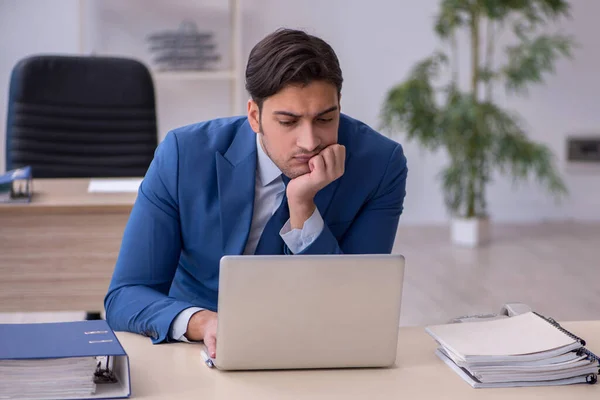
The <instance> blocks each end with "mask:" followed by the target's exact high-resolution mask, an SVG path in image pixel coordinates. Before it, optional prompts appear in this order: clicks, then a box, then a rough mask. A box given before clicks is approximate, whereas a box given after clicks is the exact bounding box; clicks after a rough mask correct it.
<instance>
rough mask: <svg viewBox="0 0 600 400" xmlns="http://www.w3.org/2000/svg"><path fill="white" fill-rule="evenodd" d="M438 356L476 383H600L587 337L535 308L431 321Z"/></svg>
mask: <svg viewBox="0 0 600 400" xmlns="http://www.w3.org/2000/svg"><path fill="white" fill-rule="evenodd" d="M426 331H427V333H429V334H430V335H431V336H432V337H433V338H434V339H435V340H436V341H437V342H438V344H439V345H440V346H439V348H438V349H437V351H436V354H437V356H438V357H439V358H440V359H442V360H443V361H444V362H445V363H446V364H447V365H448V366H449V367H451V368H452V369H453V370H454V371H455V372H456V373H457V374H459V375H460V376H461V377H462V378H463V379H464V380H465V381H467V382H468V383H469V384H470V385H471V386H473V387H509V386H543V385H563V384H571V383H585V382H587V383H596V381H597V374H598V369H599V367H600V363H599V362H598V360H597V358H596V357H595V356H594V355H593V354H591V353H590V352H588V351H587V350H586V349H585V348H584V347H583V343H582V340H581V339H580V338H578V337H576V336H575V335H573V334H572V333H570V332H567V331H566V330H564V329H562V327H560V326H556V324H554V323H552V322H550V321H549V320H547V319H545V318H543V317H541V316H539V315H538V314H536V313H533V312H529V313H525V314H522V315H517V316H514V317H510V318H504V319H496V320H490V321H481V322H468V323H457V324H446V325H436V326H430V327H428V328H427V329H426Z"/></svg>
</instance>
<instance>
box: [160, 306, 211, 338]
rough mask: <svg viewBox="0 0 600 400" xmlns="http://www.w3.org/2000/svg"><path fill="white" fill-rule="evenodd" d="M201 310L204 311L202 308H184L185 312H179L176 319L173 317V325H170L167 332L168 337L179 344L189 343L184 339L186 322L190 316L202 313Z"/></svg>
mask: <svg viewBox="0 0 600 400" xmlns="http://www.w3.org/2000/svg"><path fill="white" fill-rule="evenodd" d="M202 310H204V308H200V307H189V308H186V309H185V310H183V311H182V312H180V313H179V314H178V315H177V317H175V320H174V321H173V324H172V325H171V331H170V332H169V336H170V337H171V339H173V340H178V341H180V342H188V343H191V342H190V341H189V340H188V339H187V338H186V337H185V333H186V332H187V326H188V322H189V321H190V318H192V315H194V314H195V313H197V312H198V311H202Z"/></svg>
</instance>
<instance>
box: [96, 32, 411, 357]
mask: <svg viewBox="0 0 600 400" xmlns="http://www.w3.org/2000/svg"><path fill="white" fill-rule="evenodd" d="M246 88H247V90H248V92H249V93H250V96H251V99H250V100H249V101H248V115H247V117H234V118H228V119H217V120H212V121H208V122H202V123H198V124H194V125H190V126H185V127H182V128H179V129H175V130H173V131H171V132H169V134H168V135H167V136H166V138H165V139H164V141H163V142H162V143H161V144H160V145H159V147H158V148H157V150H156V154H155V157H154V160H153V161H152V164H151V165H150V167H149V169H148V172H147V174H146V176H145V178H144V181H143V182H142V184H141V186H140V190H139V193H138V198H137V200H136V203H135V205H134V207H133V210H132V212H131V215H130V218H129V222H128V224H127V227H126V229H125V232H124V236H123V242H122V246H121V250H120V254H119V257H118V260H117V264H116V267H115V271H114V276H113V278H112V282H111V284H110V287H109V290H108V294H107V295H106V298H105V307H106V316H107V320H108V322H109V324H110V325H111V327H112V328H113V329H115V330H125V331H131V332H137V333H141V334H143V335H146V336H149V337H151V338H152V340H153V342H154V343H162V342H170V341H200V340H203V341H204V343H205V344H206V345H207V347H208V349H209V352H210V353H211V356H213V357H214V356H215V354H214V353H215V349H216V341H215V335H216V327H217V314H216V312H217V294H218V283H219V278H218V277H219V260H220V259H221V257H222V256H224V255H232V254H235V255H240V254H287V255H289V256H290V257H293V255H294V254H342V253H359V254H367V253H379V254H381V253H390V252H391V250H392V245H393V243H394V239H395V236H396V229H397V226H398V221H399V217H400V214H401V213H402V209H403V202H404V196H405V187H406V174H407V168H406V159H405V157H404V154H403V151H402V147H401V146H400V145H399V144H398V143H396V142H394V141H392V140H390V139H388V138H386V137H384V136H382V135H380V134H379V133H377V132H375V131H374V130H372V129H371V128H369V127H368V126H367V125H365V124H363V123H361V122H359V121H357V120H355V119H352V118H350V117H348V116H346V115H343V114H341V113H340V95H341V88H342V72H341V70H340V66H339V62H338V59H337V56H336V55H335V53H334V51H333V49H332V48H331V47H330V46H329V45H328V44H327V43H325V42H324V41H323V40H321V39H319V38H317V37H314V36H311V35H308V34H306V33H304V32H301V31H294V30H278V31H276V32H274V33H272V34H271V35H269V36H267V37H266V38H264V39H263V40H262V41H261V42H259V43H258V44H257V45H256V46H255V47H254V49H253V50H252V52H251V53H250V56H249V59H248V64H247V68H246ZM257 312H260V310H257Z"/></svg>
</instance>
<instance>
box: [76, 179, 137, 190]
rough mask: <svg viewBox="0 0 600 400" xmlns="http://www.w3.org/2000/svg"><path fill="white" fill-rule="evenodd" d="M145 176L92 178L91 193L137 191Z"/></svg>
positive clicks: (89, 187) (89, 186) (89, 188)
mask: <svg viewBox="0 0 600 400" xmlns="http://www.w3.org/2000/svg"><path fill="white" fill-rule="evenodd" d="M142 180H143V178H122V179H105V178H98V179H90V183H89V185H88V192H89V193H137V191H138V189H139V187H140V184H141V183H142Z"/></svg>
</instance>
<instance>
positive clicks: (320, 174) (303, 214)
mask: <svg viewBox="0 0 600 400" xmlns="http://www.w3.org/2000/svg"><path fill="white" fill-rule="evenodd" d="M345 162H346V148H345V147H344V146H342V145H340V144H332V145H330V146H328V147H326V148H325V149H323V150H322V151H321V152H320V153H319V154H317V155H316V156H314V157H313V158H311V159H310V160H309V161H308V167H309V168H310V172H309V173H307V174H304V175H301V176H299V177H297V178H295V179H292V180H291V181H290V182H289V183H288V186H287V198H288V205H289V208H290V224H291V226H292V229H302V227H303V226H304V222H306V220H307V219H309V218H310V216H311V215H312V214H313V213H314V211H315V208H316V205H315V202H314V198H315V196H316V194H317V193H318V192H319V190H321V189H323V188H324V187H325V186H327V185H329V184H330V183H331V182H333V181H335V180H336V179H338V178H340V177H341V176H342V175H344V168H345Z"/></svg>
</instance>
